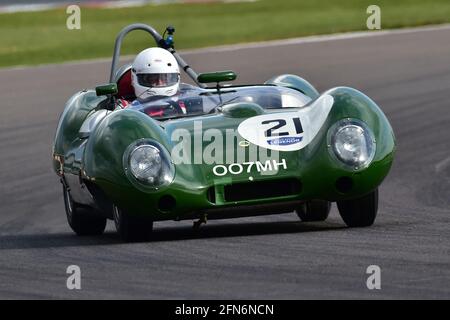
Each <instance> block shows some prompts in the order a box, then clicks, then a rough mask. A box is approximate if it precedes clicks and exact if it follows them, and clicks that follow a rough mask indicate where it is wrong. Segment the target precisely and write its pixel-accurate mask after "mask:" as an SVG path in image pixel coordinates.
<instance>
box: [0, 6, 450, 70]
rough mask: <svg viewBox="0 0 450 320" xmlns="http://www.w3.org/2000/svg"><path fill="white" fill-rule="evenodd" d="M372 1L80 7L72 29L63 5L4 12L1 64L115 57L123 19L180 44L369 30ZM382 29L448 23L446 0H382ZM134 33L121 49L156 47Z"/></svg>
mask: <svg viewBox="0 0 450 320" xmlns="http://www.w3.org/2000/svg"><path fill="white" fill-rule="evenodd" d="M372 3H373V0H340V1H335V0H284V1H273V0H260V1H256V2H243V3H220V2H219V3H202V4H199V3H197V4H195V3H192V4H169V5H159V6H156V5H147V6H144V7H137V8H136V7H135V8H122V9H99V8H82V11H81V30H68V29H67V28H66V19H67V17H68V15H67V14H66V12H65V10H64V9H58V10H50V11H42V12H21V13H8V14H0V67H5V66H13V65H34V64H42V63H55V62H63V61H68V60H79V59H88V58H99V57H109V56H111V54H112V50H113V45H114V38H115V36H116V35H117V33H118V32H119V31H120V29H121V28H123V27H124V26H126V25H128V24H130V23H135V22H142V23H147V24H150V25H152V26H154V27H155V28H156V29H157V30H159V31H160V32H162V31H163V30H164V29H165V27H166V26H167V25H168V24H172V25H174V26H175V27H176V33H175V41H176V47H177V48H178V49H185V48H198V47H205V46H213V45H223V44H232V43H241V42H249V41H262V40H272V39H283V38H291V37H298V36H308V35H315V34H328V33H336V32H345V31H356V30H366V29H367V28H366V20H367V17H368V16H369V15H368V14H367V13H366V9H367V7H368V6H369V5H370V4H372ZM377 5H378V6H380V8H381V25H382V28H383V29H388V28H402V27H410V26H419V25H427V24H439V23H446V22H450V1H448V0H433V1H422V0H399V1H391V0H380V1H377ZM152 45H153V44H152V43H151V42H149V41H148V38H147V37H146V35H145V34H143V33H140V32H139V33H135V34H130V36H129V37H128V38H127V39H126V41H125V45H124V48H123V52H122V53H123V54H134V53H137V52H138V51H139V50H141V49H143V48H145V47H149V46H152Z"/></svg>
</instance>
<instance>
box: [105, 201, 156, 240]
mask: <svg viewBox="0 0 450 320" xmlns="http://www.w3.org/2000/svg"><path fill="white" fill-rule="evenodd" d="M113 217H114V224H115V225H116V230H117V232H118V233H119V235H120V236H121V238H122V239H123V240H124V241H126V242H137V241H146V240H149V239H150V236H151V233H152V230H153V221H152V220H151V219H149V218H148V217H142V216H135V215H131V214H129V213H128V212H127V211H125V210H123V209H121V208H119V207H117V206H116V205H114V206H113Z"/></svg>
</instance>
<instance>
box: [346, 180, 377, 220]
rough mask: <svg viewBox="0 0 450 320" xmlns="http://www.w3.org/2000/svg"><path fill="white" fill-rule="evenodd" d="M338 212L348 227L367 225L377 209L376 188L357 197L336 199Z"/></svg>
mask: <svg viewBox="0 0 450 320" xmlns="http://www.w3.org/2000/svg"><path fill="white" fill-rule="evenodd" d="M337 206H338V209H339V214H340V215H341V217H342V220H344V222H345V224H346V225H347V226H349V227H368V226H371V225H372V224H373V223H374V222H375V218H376V216H377V211H378V189H375V190H374V191H372V192H371V193H369V194H367V195H365V196H363V197H361V198H357V199H352V200H344V201H338V202H337Z"/></svg>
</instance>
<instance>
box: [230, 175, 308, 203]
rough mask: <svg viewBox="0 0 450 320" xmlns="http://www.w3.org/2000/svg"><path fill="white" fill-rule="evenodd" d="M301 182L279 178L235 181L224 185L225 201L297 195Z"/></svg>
mask: <svg viewBox="0 0 450 320" xmlns="http://www.w3.org/2000/svg"><path fill="white" fill-rule="evenodd" d="M300 191H301V183H300V181H299V180H297V179H280V180H267V181H255V182H245V183H236V184H231V185H226V186H224V196H225V201H227V202H230V201H244V200H255V199H265V198H275V197H285V196H293V195H298V194H299V193H300Z"/></svg>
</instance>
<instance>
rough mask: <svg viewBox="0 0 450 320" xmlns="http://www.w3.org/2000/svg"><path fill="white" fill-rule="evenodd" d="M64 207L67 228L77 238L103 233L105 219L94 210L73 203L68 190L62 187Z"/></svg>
mask: <svg viewBox="0 0 450 320" xmlns="http://www.w3.org/2000/svg"><path fill="white" fill-rule="evenodd" d="M63 196H64V207H65V209H66V217H67V222H68V223H69V226H70V227H71V228H72V230H73V231H74V232H75V233H76V234H77V235H79V236H92V235H100V234H102V233H103V232H104V231H105V227H106V218H105V217H103V216H101V215H100V214H99V213H98V212H97V211H96V210H95V209H93V208H89V207H86V206H82V205H80V204H78V203H76V202H75V201H73V199H72V197H71V196H70V192H69V189H68V188H67V187H65V186H63Z"/></svg>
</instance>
